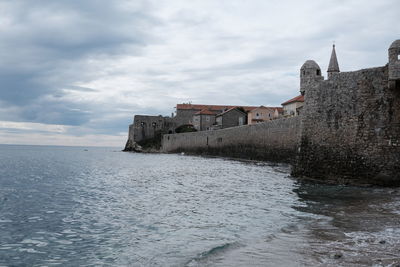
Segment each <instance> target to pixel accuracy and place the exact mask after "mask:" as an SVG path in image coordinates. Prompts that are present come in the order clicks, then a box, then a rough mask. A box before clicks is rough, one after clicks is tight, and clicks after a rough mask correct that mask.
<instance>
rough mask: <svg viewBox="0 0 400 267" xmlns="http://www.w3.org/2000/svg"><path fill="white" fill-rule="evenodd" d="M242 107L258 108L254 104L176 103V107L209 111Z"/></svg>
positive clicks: (247, 108) (248, 109) (246, 109)
mask: <svg viewBox="0 0 400 267" xmlns="http://www.w3.org/2000/svg"><path fill="white" fill-rule="evenodd" d="M239 107H242V108H243V109H244V110H245V111H246V112H247V111H250V110H252V109H255V108H258V107H256V106H222V105H194V104H177V105H176V109H194V110H199V111H201V110H203V109H208V110H210V111H218V112H221V111H222V110H226V109H231V108H239Z"/></svg>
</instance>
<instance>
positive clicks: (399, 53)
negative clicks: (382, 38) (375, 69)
mask: <svg viewBox="0 0 400 267" xmlns="http://www.w3.org/2000/svg"><path fill="white" fill-rule="evenodd" d="M389 87H390V88H392V89H393V88H397V89H400V39H399V40H396V41H394V42H393V43H392V44H391V45H390V47H389Z"/></svg>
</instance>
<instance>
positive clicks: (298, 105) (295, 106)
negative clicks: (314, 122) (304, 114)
mask: <svg viewBox="0 0 400 267" xmlns="http://www.w3.org/2000/svg"><path fill="white" fill-rule="evenodd" d="M303 105H304V95H299V96H296V97H295V98H292V99H290V100H288V101H286V102H284V103H282V106H283V116H284V117H292V116H298V115H300V112H301V109H302V107H303Z"/></svg>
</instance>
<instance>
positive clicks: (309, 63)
mask: <svg viewBox="0 0 400 267" xmlns="http://www.w3.org/2000/svg"><path fill="white" fill-rule="evenodd" d="M300 69H318V70H320V69H321V68H320V67H319V65H318V64H317V62H315V61H314V60H307V61H306V62H304V64H303V66H301V68H300Z"/></svg>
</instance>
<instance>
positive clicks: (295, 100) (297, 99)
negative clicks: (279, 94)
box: [282, 95, 304, 106]
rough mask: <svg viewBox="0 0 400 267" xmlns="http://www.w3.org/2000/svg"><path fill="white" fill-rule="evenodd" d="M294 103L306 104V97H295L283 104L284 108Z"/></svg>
mask: <svg viewBox="0 0 400 267" xmlns="http://www.w3.org/2000/svg"><path fill="white" fill-rule="evenodd" d="M294 102H304V95H299V96H296V97H294V98H292V99H290V100H288V101H286V102H283V103H282V106H284V105H287V104H291V103H294Z"/></svg>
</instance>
